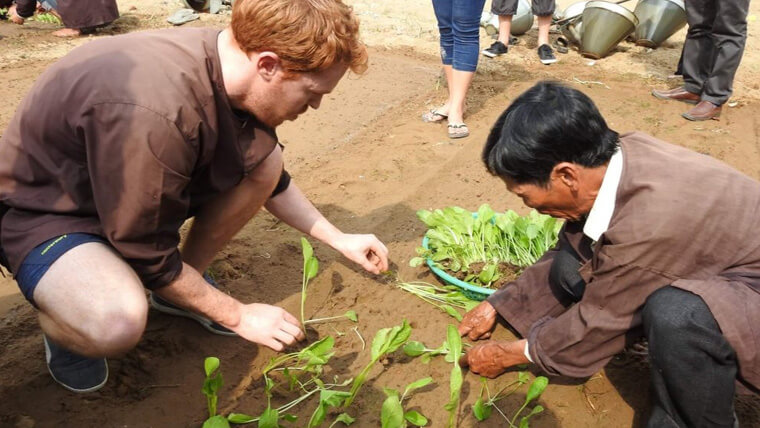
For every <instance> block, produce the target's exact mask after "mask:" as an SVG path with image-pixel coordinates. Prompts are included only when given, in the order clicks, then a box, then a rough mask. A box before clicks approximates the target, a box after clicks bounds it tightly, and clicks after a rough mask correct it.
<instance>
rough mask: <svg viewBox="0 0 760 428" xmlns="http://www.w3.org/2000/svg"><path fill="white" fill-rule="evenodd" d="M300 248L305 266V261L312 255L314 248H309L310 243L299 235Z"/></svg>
mask: <svg viewBox="0 0 760 428" xmlns="http://www.w3.org/2000/svg"><path fill="white" fill-rule="evenodd" d="M301 250H302V251H303V264H304V266H306V262H308V261H309V260H310V259H311V257H312V256H313V255H314V249H313V248H311V244H309V241H307V240H306V238H304V237H301Z"/></svg>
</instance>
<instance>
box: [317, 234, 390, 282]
mask: <svg viewBox="0 0 760 428" xmlns="http://www.w3.org/2000/svg"><path fill="white" fill-rule="evenodd" d="M330 244H331V245H332V247H333V248H335V249H336V250H338V251H340V253H341V254H343V255H344V256H346V258H347V259H349V260H351V261H353V262H356V263H358V264H359V265H361V267H363V268H364V269H365V270H367V271H368V272H372V273H374V274H379V273H380V272H384V271H386V270H388V249H387V248H386V247H385V245H383V243H382V242H380V240H379V239H377V237H376V236H375V235H358V234H349V233H343V234H341V235H340V236H339V237H338V238H336V239H335V240H333V242H330Z"/></svg>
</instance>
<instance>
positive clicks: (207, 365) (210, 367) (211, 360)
mask: <svg viewBox="0 0 760 428" xmlns="http://www.w3.org/2000/svg"><path fill="white" fill-rule="evenodd" d="M219 364H220V362H219V358H216V357H206V359H205V360H204V361H203V369H204V370H205V371H206V377H209V376H211V374H212V373H214V372H215V371H216V369H218V368H219Z"/></svg>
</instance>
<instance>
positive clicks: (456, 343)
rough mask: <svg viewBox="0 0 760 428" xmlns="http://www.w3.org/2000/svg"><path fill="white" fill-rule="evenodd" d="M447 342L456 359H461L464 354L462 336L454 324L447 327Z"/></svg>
mask: <svg viewBox="0 0 760 428" xmlns="http://www.w3.org/2000/svg"><path fill="white" fill-rule="evenodd" d="M446 343H447V346H448V348H449V351H450V353H451V354H453V355H452V356H453V357H454V360H459V357H461V356H462V337H461V336H459V330H457V328H456V326H454V325H453V324H449V325H448V326H447V327H446Z"/></svg>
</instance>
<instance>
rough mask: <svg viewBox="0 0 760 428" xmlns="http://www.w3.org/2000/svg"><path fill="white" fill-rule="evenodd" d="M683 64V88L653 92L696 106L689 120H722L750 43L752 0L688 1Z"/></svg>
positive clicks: (666, 98) (685, 116)
mask: <svg viewBox="0 0 760 428" xmlns="http://www.w3.org/2000/svg"><path fill="white" fill-rule="evenodd" d="M685 5H686V21H687V22H688V24H689V31H688V32H687V33H686V41H685V42H684V47H683V53H682V60H683V68H682V72H683V82H684V84H683V86H681V87H678V88H674V89H669V90H664V91H663V90H657V89H655V90H653V91H652V95H654V96H655V97H656V98H659V99H663V100H674V101H681V102H685V103H689V104H696V106H694V107H693V108H692V109H691V110H689V111H687V112H685V113H683V114H682V116H683V117H684V118H686V119H688V120H710V119H715V120H718V118H719V117H720V113H721V110H722V107H723V104H725V102H726V101H728V99H729V98H730V97H731V93H732V92H733V83H734V76H735V75H736V70H737V69H738V68H739V63H740V62H741V60H742V55H743V54H744V45H745V43H746V41H747V13H748V12H749V0H731V1H729V0H687V1H686V2H685Z"/></svg>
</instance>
